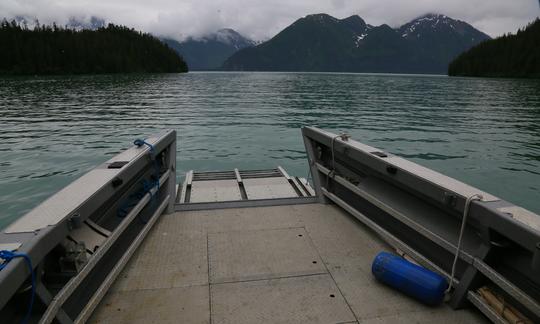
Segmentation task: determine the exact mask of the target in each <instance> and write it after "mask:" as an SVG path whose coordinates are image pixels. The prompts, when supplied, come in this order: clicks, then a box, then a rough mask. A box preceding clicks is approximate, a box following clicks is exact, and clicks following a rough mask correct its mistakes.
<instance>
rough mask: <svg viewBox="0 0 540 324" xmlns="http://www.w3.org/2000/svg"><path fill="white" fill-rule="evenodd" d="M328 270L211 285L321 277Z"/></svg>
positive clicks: (219, 283)
mask: <svg viewBox="0 0 540 324" xmlns="http://www.w3.org/2000/svg"><path fill="white" fill-rule="evenodd" d="M327 274H329V273H328V270H326V272H317V273H307V274H301V275H293V276H282V277H272V278H259V279H246V280H236V281H224V282H213V283H211V285H226V284H234V283H241V282H255V281H265V280H266V281H268V280H278V279H289V278H303V277H314V276H322V275H327Z"/></svg>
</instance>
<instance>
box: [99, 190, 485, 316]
mask: <svg viewBox="0 0 540 324" xmlns="http://www.w3.org/2000/svg"><path fill="white" fill-rule="evenodd" d="M297 199H301V198H297ZM389 249H390V248H389V247H388V246H387V245H385V244H384V243H383V242H382V240H380V239H379V238H378V237H377V236H376V235H375V234H373V232H372V231H371V230H369V229H368V228H367V227H365V226H364V225H363V224H362V223H360V222H359V221H358V220H357V219H355V218H354V217H352V216H351V215H350V214H348V213H346V212H344V211H343V210H342V209H340V208H339V207H336V206H334V205H324V204H318V203H314V204H302V205H286V206H270V207H252V208H227V209H212V210H199V211H183V212H177V213H173V214H168V215H163V216H162V217H161V218H160V219H159V220H158V221H157V223H156V225H155V226H154V227H153V228H152V230H151V232H150V233H149V234H148V236H147V238H146V239H145V241H144V242H143V243H142V245H141V246H140V248H139V249H138V251H137V252H136V253H135V255H134V256H133V258H132V259H131V261H130V262H129V263H128V265H127V266H126V268H125V269H124V271H123V272H122V274H121V275H120V276H119V277H118V279H117V281H116V283H115V285H114V286H113V287H112V289H111V290H110V291H109V292H108V293H107V295H106V297H105V298H104V299H103V300H102V302H101V304H100V305H99V306H98V308H97V309H96V311H95V312H94V314H93V316H92V317H91V319H90V322H91V323H149V322H159V323H235V324H239V323H358V322H361V323H396V322H400V323H410V322H414V323H433V322H436V321H438V322H442V321H445V322H449V323H478V322H485V321H486V318H485V317H483V316H482V315H480V313H479V312H478V311H476V310H474V309H469V310H459V311H454V310H452V309H451V308H450V307H448V306H447V305H446V304H445V305H442V306H440V307H436V308H432V307H427V306H423V305H422V304H419V303H418V302H417V301H414V300H412V299H410V298H409V297H406V296H404V295H401V294H400V293H398V292H396V291H395V290H392V289H390V288H388V287H386V286H384V285H381V284H379V283H378V282H376V281H375V280H374V278H373V276H372V275H371V262H372V260H373V257H374V256H375V255H376V254H377V253H378V252H380V251H382V250H389Z"/></svg>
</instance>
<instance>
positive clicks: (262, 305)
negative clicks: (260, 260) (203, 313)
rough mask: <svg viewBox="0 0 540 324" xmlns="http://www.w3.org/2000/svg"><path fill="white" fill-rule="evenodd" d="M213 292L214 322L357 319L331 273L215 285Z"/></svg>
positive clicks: (325, 323)
mask: <svg viewBox="0 0 540 324" xmlns="http://www.w3.org/2000/svg"><path fill="white" fill-rule="evenodd" d="M210 292H211V303H212V321H213V322H214V323H223V324H225V323H230V324H251V323H263V324H264V323H312V324H315V323H321V324H327V323H345V322H350V321H355V319H356V318H355V317H354V314H353V313H352V312H351V310H350V309H349V307H348V306H347V303H346V301H345V299H344V298H343V296H342V295H341V294H340V291H339V289H338V287H337V286H336V284H335V283H334V281H333V280H332V277H331V276H329V275H328V274H323V275H316V276H307V277H296V278H282V279H274V280H263V281H250V282H237V283H228V284H220V285H213V286H212V289H211V290H210ZM332 296H333V297H332Z"/></svg>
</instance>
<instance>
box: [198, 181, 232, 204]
mask: <svg viewBox="0 0 540 324" xmlns="http://www.w3.org/2000/svg"><path fill="white" fill-rule="evenodd" d="M231 200H242V196H241V195H240V189H239V188H238V183H237V182H236V180H206V181H193V183H192V185H191V196H190V200H189V202H192V203H198V202H210V201H212V202H217V201H231Z"/></svg>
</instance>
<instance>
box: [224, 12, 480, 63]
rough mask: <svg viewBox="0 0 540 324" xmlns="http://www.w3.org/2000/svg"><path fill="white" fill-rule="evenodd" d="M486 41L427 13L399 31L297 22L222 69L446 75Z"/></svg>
mask: <svg viewBox="0 0 540 324" xmlns="http://www.w3.org/2000/svg"><path fill="white" fill-rule="evenodd" d="M486 39H489V36H488V35H486V34H484V33H482V32H480V31H478V30H476V29H475V28H474V27H472V26H471V25H469V24H467V23H465V22H463V21H459V20H455V19H452V18H450V17H447V16H444V15H439V14H428V15H425V16H422V17H418V18H416V19H414V20H413V21H411V22H409V23H407V24H405V25H403V26H401V27H399V28H395V29H394V28H391V27H390V26H388V25H386V24H385V25H381V26H372V25H369V24H366V22H365V21H364V20H363V19H362V18H360V17H359V16H356V15H355V16H351V17H348V18H345V19H336V18H334V17H332V16H329V15H327V14H315V15H308V16H306V17H304V18H301V19H298V20H297V21H296V22H294V23H293V24H292V25H290V26H288V27H287V28H285V29H284V30H283V31H281V32H280V33H279V34H277V35H276V36H275V37H273V38H272V39H270V40H269V41H267V42H265V43H262V44H260V45H258V46H255V47H250V48H245V49H243V50H240V51H238V52H236V53H235V54H233V55H232V56H231V57H230V58H229V59H227V60H226V61H225V63H224V64H223V67H222V68H223V69H225V70H247V71H254V70H259V71H338V72H339V71H341V72H392V73H446V70H447V66H448V63H449V62H450V61H451V59H453V58H454V57H456V56H457V55H458V54H460V53H461V52H463V51H465V50H467V49H469V48H471V47H472V46H474V45H476V44H478V43H480V42H482V41H484V40H486Z"/></svg>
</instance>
